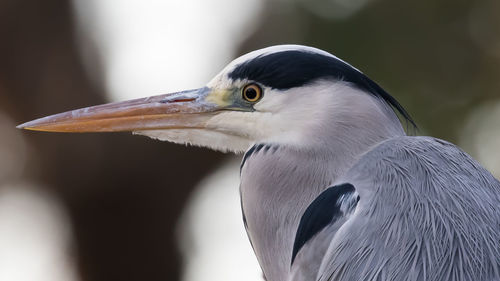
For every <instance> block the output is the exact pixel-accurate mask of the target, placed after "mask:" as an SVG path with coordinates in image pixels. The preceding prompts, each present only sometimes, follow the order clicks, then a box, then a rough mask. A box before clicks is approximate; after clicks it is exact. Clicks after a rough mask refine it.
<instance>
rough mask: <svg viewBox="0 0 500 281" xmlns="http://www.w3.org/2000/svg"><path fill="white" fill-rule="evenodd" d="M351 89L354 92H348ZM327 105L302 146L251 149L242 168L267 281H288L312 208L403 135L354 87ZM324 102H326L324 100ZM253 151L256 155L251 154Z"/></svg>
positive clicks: (391, 116)
mask: <svg viewBox="0 0 500 281" xmlns="http://www.w3.org/2000/svg"><path fill="white" fill-rule="evenodd" d="M346 91H349V92H347V93H346ZM333 94H334V95H335V97H334V99H332V98H331V95H332V93H331V92H330V93H329V95H330V98H329V100H330V101H331V102H330V103H322V104H321V105H318V106H320V107H323V106H326V107H329V108H327V109H325V108H319V110H318V112H321V115H320V117H319V118H320V119H319V120H318V119H315V120H312V122H311V123H310V124H308V126H306V127H304V128H306V129H304V130H303V131H302V132H301V134H302V135H301V136H300V139H301V142H306V143H303V145H300V143H299V145H293V144H290V143H277V142H274V143H266V144H265V145H262V146H261V147H260V149H257V148H254V149H253V150H252V149H250V150H249V153H247V155H245V160H244V164H243V165H242V170H241V186H240V188H241V200H242V208H243V213H244V216H245V220H246V224H247V231H248V235H249V237H250V239H251V241H252V245H253V247H254V250H255V252H256V255H257V257H258V259H259V262H260V264H261V266H262V267H263V270H264V274H265V275H266V277H267V279H268V280H271V281H283V280H286V278H287V276H288V274H289V270H290V261H291V255H292V247H293V242H294V238H295V232H296V230H297V227H298V223H299V221H300V218H301V216H302V214H303V212H304V210H305V209H306V208H307V206H308V205H309V204H310V203H311V202H312V200H314V198H316V197H317V196H318V195H319V194H320V193H321V192H322V191H324V190H325V189H326V188H327V187H329V186H330V185H332V184H333V183H334V182H335V181H336V180H337V179H338V177H340V176H342V175H343V174H344V173H345V172H346V171H347V170H348V169H349V168H350V167H351V166H352V165H353V164H354V163H355V161H356V160H357V159H358V158H359V157H360V155H362V154H363V153H365V152H366V151H368V150H370V149H371V148H372V147H374V146H375V145H377V144H378V143H380V142H382V141H384V140H386V139H389V138H393V137H396V136H401V135H404V134H405V133H404V130H403V128H402V127H401V124H400V122H399V120H398V118H397V116H396V115H395V113H394V112H393V111H392V109H391V108H390V107H389V106H388V105H386V104H385V103H384V102H383V101H382V100H379V99H378V98H376V97H373V96H371V95H367V94H366V93H363V92H362V91H360V90H357V89H354V88H352V87H350V86H349V85H343V86H342V93H340V91H338V95H337V94H336V93H333ZM320 102H322V101H321V99H320ZM250 152H251V153H250Z"/></svg>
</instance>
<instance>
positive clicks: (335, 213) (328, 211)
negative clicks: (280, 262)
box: [292, 183, 359, 264]
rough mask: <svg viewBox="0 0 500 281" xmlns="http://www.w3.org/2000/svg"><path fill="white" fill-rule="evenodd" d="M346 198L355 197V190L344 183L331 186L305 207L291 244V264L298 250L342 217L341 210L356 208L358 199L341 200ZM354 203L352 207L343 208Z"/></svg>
mask: <svg viewBox="0 0 500 281" xmlns="http://www.w3.org/2000/svg"><path fill="white" fill-rule="evenodd" d="M348 196H351V197H352V196H355V189H354V186H353V185H352V184H349V183H344V184H341V185H336V186H332V187H330V188H328V189H326V190H325V191H323V193H321V194H320V195H319V196H318V197H316V199H314V201H313V202H312V203H311V204H310V205H309V207H307V209H306V211H305V212H304V214H303V215H302V218H301V219H300V223H299V227H298V229H297V234H296V235H295V242H294V244H293V252H292V264H293V261H294V260H295V257H296V256H297V253H298V252H299V250H300V249H301V248H302V246H304V245H305V244H306V243H307V241H309V240H310V239H311V238H313V237H314V235H316V234H317V233H318V232H320V231H321V230H322V229H324V228H325V227H326V226H327V225H329V224H331V223H332V222H334V221H336V220H337V219H338V218H339V217H341V216H344V215H346V214H344V213H343V212H342V210H346V209H347V210H352V209H354V207H355V206H356V203H357V201H358V200H359V197H357V198H353V200H342V199H344V198H346V197H348ZM349 201H350V202H351V204H352V202H356V203H354V204H352V206H343V204H350V203H349Z"/></svg>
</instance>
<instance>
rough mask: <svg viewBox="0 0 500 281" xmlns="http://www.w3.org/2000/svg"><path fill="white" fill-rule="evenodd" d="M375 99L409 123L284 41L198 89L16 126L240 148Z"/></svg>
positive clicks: (340, 72) (378, 95)
mask: <svg viewBox="0 0 500 281" xmlns="http://www.w3.org/2000/svg"><path fill="white" fill-rule="evenodd" d="M367 94H368V95H367ZM367 97H369V98H367ZM377 103H380V104H384V105H385V106H386V107H387V105H389V107H390V106H393V107H394V108H396V109H397V110H398V111H399V112H400V113H401V114H402V115H403V116H404V117H405V118H407V120H410V122H412V121H411V119H410V118H409V116H408V114H407V113H406V111H404V109H403V108H402V107H401V106H400V105H399V103H398V102H397V101H396V100H395V99H393V98H392V97H391V96H390V95H388V94H387V93H386V92H385V91H383V90H382V89H381V88H380V87H379V86H378V85H377V84H375V83H374V82H373V81H371V80H370V79H368V78H367V77H366V76H365V75H364V74H362V73H361V72H360V71H358V70H357V69H355V68H354V67H352V66H350V65H349V64H347V63H346V62H344V61H342V60H340V59H338V58H337V57H335V56H333V55H331V54H329V53H327V52H324V51H321V50H319V49H315V48H312V47H305V46H298V45H281V46H274V47H269V48H265V49H261V50H257V51H254V52H251V53H248V54H246V55H243V56H241V57H239V58H237V59H236V60H234V61H233V62H231V63H230V64H229V65H228V66H226V67H225V68H224V69H223V70H222V71H221V72H220V73H219V74H218V75H216V76H215V77H214V78H213V79H212V80H211V81H210V82H209V83H208V84H207V85H206V86H204V87H202V88H199V89H194V90H187V91H181V92H176V93H170V94H164V95H158V96H152V97H148V98H141V99H135V100H130V101H124V102H116V103H109V104H104V105H98V106H92V107H87V108H82V109H77V110H73V111H68V112H65V113H60V114H56V115H51V116H48V117H44V118H40V119H37V120H34V121H31V122H27V123H24V124H22V125H19V126H18V128H23V129H28V130H37V131H50V132H113V131H132V132H134V133H137V134H141V135H147V136H150V137H152V138H157V139H161V140H167V141H171V142H176V143H185V144H192V145H199V146H206V147H210V148H212V149H217V150H223V151H234V152H242V151H245V150H246V149H247V148H248V147H249V146H251V144H252V143H255V142H262V141H266V142H278V143H281V142H286V143H291V144H296V145H298V144H300V143H304V140H305V139H311V138H314V137H313V136H314V130H316V131H321V130H328V129H329V127H331V124H333V123H335V124H337V125H339V126H341V125H342V123H343V122H345V123H348V122H347V121H346V120H345V117H346V116H353V112H359V113H360V114H365V115H367V117H368V118H367V120H369V119H370V118H369V114H368V113H369V112H370V111H372V110H373V109H369V108H368V107H372V105H370V104H377ZM364 107H367V108H364ZM380 110H381V111H384V110H385V109H384V108H383V107H382V108H380ZM385 114H387V112H385ZM388 114H394V112H393V111H392V110H390V113H388ZM354 115H355V114H354ZM394 116H395V115H394ZM372 121H373V120H372Z"/></svg>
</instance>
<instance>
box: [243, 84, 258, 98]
mask: <svg viewBox="0 0 500 281" xmlns="http://www.w3.org/2000/svg"><path fill="white" fill-rule="evenodd" d="M245 96H246V97H247V99H249V100H254V99H256V98H257V91H256V90H255V88H253V87H252V88H247V90H246V91H245Z"/></svg>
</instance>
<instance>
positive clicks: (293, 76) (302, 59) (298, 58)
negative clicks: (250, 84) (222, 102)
mask: <svg viewBox="0 0 500 281" xmlns="http://www.w3.org/2000/svg"><path fill="white" fill-rule="evenodd" d="M228 78H230V79H232V80H233V81H236V80H240V79H241V80H245V79H247V80H250V81H256V82H258V83H259V84H261V85H264V86H266V87H269V88H272V89H278V90H287V89H291V88H295V87H301V86H305V85H308V84H310V83H312V82H314V81H317V80H318V79H333V80H339V81H340V80H341V81H345V82H349V83H351V84H352V85H353V86H355V87H357V88H359V89H361V90H363V91H366V92H367V93H370V94H372V95H374V96H376V97H379V98H381V99H383V100H384V101H385V102H386V103H387V104H389V105H390V106H392V107H393V108H395V109H396V110H397V111H398V112H399V113H400V114H401V115H402V116H403V117H404V118H405V119H406V120H407V121H408V122H409V124H411V125H413V126H414V128H416V125H415V123H414V122H413V120H412V118H411V117H410V115H409V114H408V113H407V112H406V110H405V109H404V108H403V106H401V104H399V102H398V101H397V100H396V99H395V98H394V97H392V96H391V95H390V94H389V93H387V92H386V91H385V90H384V89H382V88H381V87H380V86H379V85H378V84H377V83H375V82H374V81H372V80H371V79H370V78H368V77H367V76H366V75H364V74H363V73H361V72H360V71H358V70H357V69H355V68H354V67H352V66H350V65H349V64H347V63H345V62H343V61H342V60H340V59H338V58H336V57H333V56H328V55H325V54H321V53H314V52H309V51H303V50H288V51H280V52H276V53H270V54H264V55H260V56H258V57H255V58H253V59H250V60H247V61H245V62H243V63H241V64H239V65H237V66H236V67H235V68H234V69H233V70H232V71H231V72H230V73H228Z"/></svg>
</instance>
